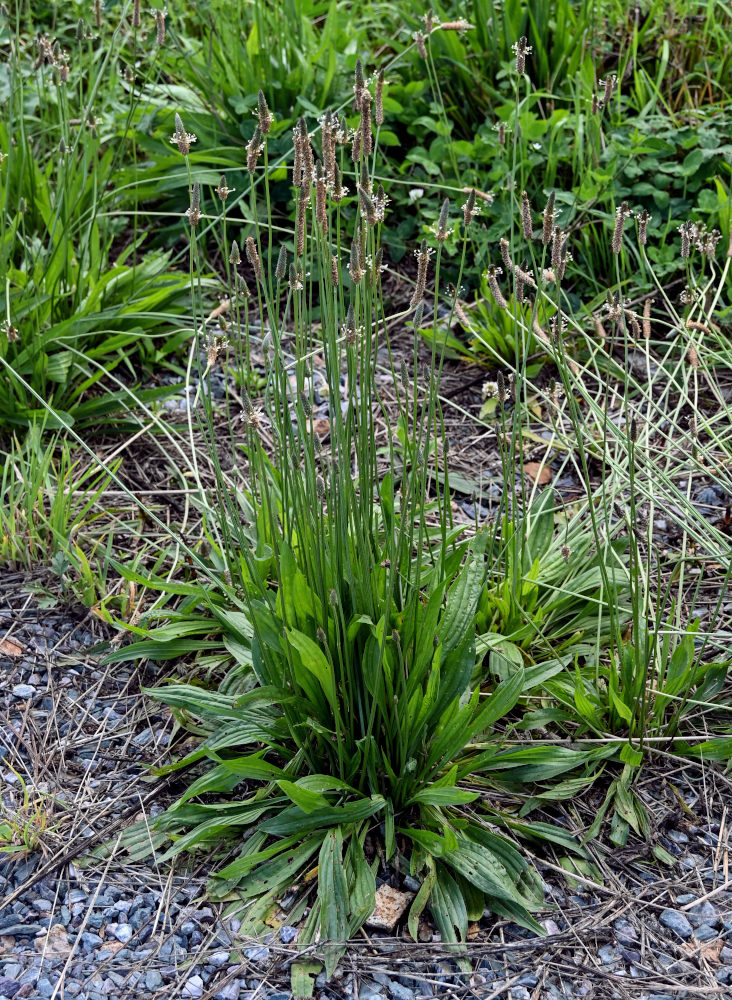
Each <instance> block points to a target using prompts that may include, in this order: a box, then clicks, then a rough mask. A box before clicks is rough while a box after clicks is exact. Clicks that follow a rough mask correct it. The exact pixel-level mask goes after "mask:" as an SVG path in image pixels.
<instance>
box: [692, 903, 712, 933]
mask: <svg viewBox="0 0 732 1000" xmlns="http://www.w3.org/2000/svg"><path fill="white" fill-rule="evenodd" d="M686 916H687V917H688V918H689V923H690V924H691V926H692V927H701V925H702V924H710V925H713V924H718V923H719V914H718V913H717V910H716V908H715V907H714V906H712V904H711V903H709V902H705V903H697V904H696V906H692V907H690V908H689V909H688V910H687V911H686Z"/></svg>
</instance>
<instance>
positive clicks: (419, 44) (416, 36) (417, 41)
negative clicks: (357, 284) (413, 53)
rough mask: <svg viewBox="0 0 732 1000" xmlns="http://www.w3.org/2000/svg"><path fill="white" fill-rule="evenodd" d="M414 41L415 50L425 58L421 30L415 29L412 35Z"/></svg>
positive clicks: (424, 46)
mask: <svg viewBox="0 0 732 1000" xmlns="http://www.w3.org/2000/svg"><path fill="white" fill-rule="evenodd" d="M412 38H413V39H414V43H415V45H416V46H417V52H419V54H420V55H421V56H422V58H423V59H426V58H427V46H426V45H425V38H424V35H423V34H422V32H421V31H415V32H414V34H413V35H412Z"/></svg>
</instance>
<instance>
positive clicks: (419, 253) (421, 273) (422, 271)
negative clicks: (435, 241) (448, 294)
mask: <svg viewBox="0 0 732 1000" xmlns="http://www.w3.org/2000/svg"><path fill="white" fill-rule="evenodd" d="M431 253H432V250H431V249H430V247H428V246H427V240H422V245H421V246H420V248H419V250H415V251H414V255H415V257H416V258H417V280H416V283H415V286H414V292H413V293H412V298H411V300H410V302H409V308H410V309H415V308H416V307H417V306H418V305H419V303H420V302H421V301H422V299H423V298H424V292H425V288H426V285H427V266H428V264H429V261H430V255H431Z"/></svg>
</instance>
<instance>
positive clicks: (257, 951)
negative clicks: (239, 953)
mask: <svg viewBox="0 0 732 1000" xmlns="http://www.w3.org/2000/svg"><path fill="white" fill-rule="evenodd" d="M244 957H245V958H248V959H249V961H250V962H254V963H255V964H256V963H258V962H266V961H267V960H268V959H269V948H263V947H259V948H247V950H246V951H245V952H244Z"/></svg>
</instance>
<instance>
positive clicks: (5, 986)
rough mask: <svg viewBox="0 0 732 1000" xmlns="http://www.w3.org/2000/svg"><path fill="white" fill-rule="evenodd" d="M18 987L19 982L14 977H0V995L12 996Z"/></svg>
mask: <svg viewBox="0 0 732 1000" xmlns="http://www.w3.org/2000/svg"><path fill="white" fill-rule="evenodd" d="M20 988H21V987H20V983H19V982H18V981H17V980H16V979H8V978H6V977H5V976H2V977H0V997H14V996H15V994H16V993H17V992H18V990H19V989H20Z"/></svg>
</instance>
